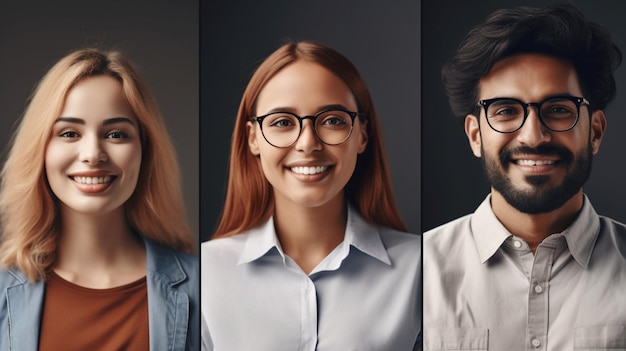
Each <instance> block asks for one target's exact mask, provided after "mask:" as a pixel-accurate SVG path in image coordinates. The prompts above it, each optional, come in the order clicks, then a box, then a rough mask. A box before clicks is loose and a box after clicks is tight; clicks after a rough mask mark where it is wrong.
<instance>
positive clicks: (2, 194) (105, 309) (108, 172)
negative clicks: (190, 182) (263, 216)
mask: <svg viewBox="0 0 626 351" xmlns="http://www.w3.org/2000/svg"><path fill="white" fill-rule="evenodd" d="M1 176H2V188H1V190H0V216H1V220H2V242H1V245H0V265H1V267H2V268H1V269H0V294H2V296H3V298H2V299H0V349H1V350H7V349H10V350H24V351H27V350H37V349H40V350H48V349H54V350H96V349H100V350H121V349H124V350H127V349H128V350H155V349H159V350H165V349H167V350H196V349H198V348H199V346H198V341H199V332H198V325H199V317H198V316H199V308H198V286H199V283H198V262H197V258H196V257H194V256H192V255H189V254H187V253H185V252H191V251H192V250H193V240H192V235H191V233H190V230H189V228H188V226H187V225H186V224H185V223H186V220H185V214H184V206H183V202H182V195H181V191H180V184H179V175H178V165H177V161H176V157H175V153H174V149H173V146H172V144H171V142H170V139H169V137H168V135H167V132H166V128H165V125H164V124H163V121H162V120H161V117H160V115H159V112H158V110H157V107H156V104H155V102H154V100H153V99H152V97H151V95H150V93H149V92H148V90H147V89H146V86H145V85H144V84H143V83H142V81H141V80H140V79H139V77H138V75H137V72H136V71H135V70H134V68H133V67H132V65H131V64H130V63H129V62H128V61H127V60H126V59H125V58H124V57H123V56H122V55H120V54H119V53H116V52H110V53H107V52H101V51H98V50H95V49H87V50H80V51H76V52H73V53H71V54H69V55H68V56H66V57H64V58H63V59H61V60H60V61H59V62H58V63H57V64H56V65H54V66H53V67H52V68H51V69H50V71H49V72H48V73H47V74H46V76H45V77H44V78H43V79H42V81H41V82H40V83H39V86H38V87H37V89H36V91H35V93H34V95H33V97H32V100H31V101H30V104H29V105H28V108H27V110H26V112H25V114H24V117H23V119H22V120H21V122H20V124H19V127H18V129H17V131H16V132H15V135H14V138H13V143H12V145H11V148H10V152H9V154H8V159H7V161H6V164H5V165H4V168H3V170H2V174H1Z"/></svg>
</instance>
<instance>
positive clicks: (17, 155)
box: [0, 49, 193, 281]
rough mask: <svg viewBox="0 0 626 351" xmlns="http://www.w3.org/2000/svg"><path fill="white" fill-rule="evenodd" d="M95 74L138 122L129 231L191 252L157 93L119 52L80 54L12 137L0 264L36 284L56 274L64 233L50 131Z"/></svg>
mask: <svg viewBox="0 0 626 351" xmlns="http://www.w3.org/2000/svg"><path fill="white" fill-rule="evenodd" d="M98 75H108V76H111V77H113V78H115V79H117V80H118V81H119V82H120V83H121V84H122V89H123V94H124V96H125V98H126V99H127V100H128V103H129V105H130V106H131V108H132V110H133V113H134V114H135V117H136V118H137V120H138V121H139V129H140V135H141V145H142V161H141V169H140V173H139V181H138V183H137V187H136V189H135V191H134V193H133V195H132V196H131V197H130V199H129V200H128V201H127V202H126V204H125V210H126V219H127V221H128V224H129V226H130V227H131V228H133V230H135V231H137V232H139V233H141V234H142V235H143V236H145V237H147V238H150V239H153V240H155V241H157V242H160V243H162V244H164V245H167V246H169V247H172V248H174V249H178V250H182V251H186V252H190V251H192V250H193V240H192V235H191V231H190V229H189V226H188V225H187V221H186V215H185V209H184V205H183V199H182V193H181V189H180V176H179V170H178V169H179V168H178V162H177V160H176V154H175V151H174V147H173V145H172V143H171V141H170V138H169V136H168V134H167V130H166V128H165V124H164V123H163V120H162V119H161V116H160V114H159V111H158V108H157V105H156V103H155V101H154V99H153V97H152V95H151V94H150V92H149V91H148V89H147V87H146V85H145V84H144V83H143V82H142V80H141V79H140V78H139V76H138V75H137V71H136V70H135V68H134V67H133V66H132V64H131V63H130V62H129V61H128V60H127V59H126V58H124V56H122V55H121V54H120V53H119V52H103V51H100V50H97V49H84V50H78V51H75V52H72V53H71V54H69V55H67V56H66V57H64V58H63V59H61V60H60V61H59V62H57V63H56V64H55V65H54V66H53V67H52V68H51V69H50V70H49V71H48V73H47V74H46V75H45V76H44V77H43V79H42V80H41V81H40V83H39V85H38V87H37V88H36V90H35V92H34V94H33V96H32V99H31V101H30V103H29V105H28V107H27V109H26V112H25V113H24V116H23V118H22V120H21V122H20V124H19V126H18V128H17V130H16V132H15V134H14V135H13V139H12V145H11V148H10V151H9V154H8V158H7V161H6V163H5V165H4V167H3V169H2V173H1V176H2V183H1V189H0V220H1V221H2V244H1V245H0V265H1V266H3V267H4V268H8V267H11V266H15V267H17V268H19V269H20V270H21V271H22V272H23V273H24V274H25V275H26V276H27V277H28V278H29V279H30V280H31V281H35V280H37V279H43V280H45V277H46V274H47V273H48V272H49V271H50V270H51V268H52V265H53V264H54V262H55V259H56V249H57V237H58V234H59V231H60V216H59V204H58V200H57V199H56V197H55V196H54V194H53V192H52V191H51V189H50V187H49V184H48V181H47V179H46V174H45V169H44V157H45V152H46V146H47V144H48V140H49V138H50V134H51V130H52V126H53V124H54V122H55V120H56V118H57V117H58V116H59V114H60V113H61V111H62V108H63V105H64V103H65V98H66V95H67V94H68V92H69V91H70V89H72V87H74V86H75V85H76V84H77V83H78V82H79V81H81V80H84V79H87V78H89V77H93V76H98Z"/></svg>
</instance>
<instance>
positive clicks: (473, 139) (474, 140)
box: [465, 114, 482, 157]
mask: <svg viewBox="0 0 626 351" xmlns="http://www.w3.org/2000/svg"><path fill="white" fill-rule="evenodd" d="M465 134H466V135H467V139H468V141H469V144H470V147H471V148H472V152H473V153H474V156H476V157H481V156H482V154H481V152H480V146H481V143H482V139H481V137H480V118H479V117H477V116H475V115H472V114H469V115H467V116H465Z"/></svg>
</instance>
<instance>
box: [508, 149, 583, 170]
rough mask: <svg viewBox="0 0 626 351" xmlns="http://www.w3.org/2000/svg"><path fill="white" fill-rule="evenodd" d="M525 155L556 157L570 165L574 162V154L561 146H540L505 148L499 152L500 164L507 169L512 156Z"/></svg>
mask: <svg viewBox="0 0 626 351" xmlns="http://www.w3.org/2000/svg"><path fill="white" fill-rule="evenodd" d="M516 154H525V155H537V156H557V157H558V158H559V159H560V160H561V162H564V163H571V162H572V161H573V160H574V154H573V153H572V152H571V151H569V150H568V149H566V148H565V147H563V146H559V145H549V144H546V145H540V146H538V147H536V148H532V147H529V146H517V147H511V148H505V149H502V151H500V155H499V156H500V162H501V164H502V165H504V166H505V167H507V165H508V164H509V162H511V160H512V158H513V155H516Z"/></svg>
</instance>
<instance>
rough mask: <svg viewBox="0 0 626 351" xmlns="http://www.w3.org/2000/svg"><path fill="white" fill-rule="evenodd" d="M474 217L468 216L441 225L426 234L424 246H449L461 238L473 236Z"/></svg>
mask: <svg viewBox="0 0 626 351" xmlns="http://www.w3.org/2000/svg"><path fill="white" fill-rule="evenodd" d="M471 219H472V215H471V214H469V215H466V216H463V217H460V218H457V219H455V220H452V221H450V222H448V223H445V224H443V225H440V226H439V227H436V228H433V229H431V230H429V231H426V232H425V233H424V246H425V247H426V246H439V245H447V244H450V243H451V242H452V241H457V240H458V239H459V237H460V236H464V235H467V234H471V228H470V222H471Z"/></svg>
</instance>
